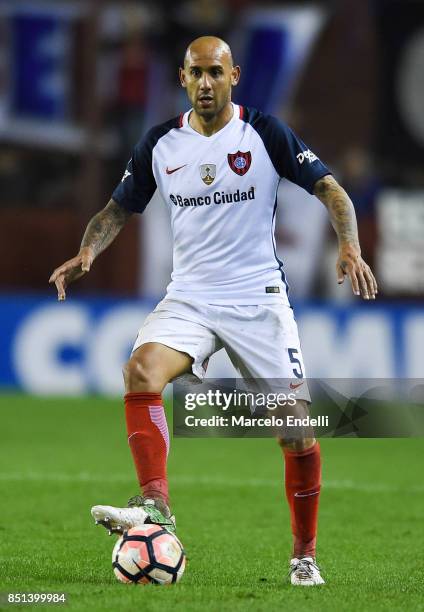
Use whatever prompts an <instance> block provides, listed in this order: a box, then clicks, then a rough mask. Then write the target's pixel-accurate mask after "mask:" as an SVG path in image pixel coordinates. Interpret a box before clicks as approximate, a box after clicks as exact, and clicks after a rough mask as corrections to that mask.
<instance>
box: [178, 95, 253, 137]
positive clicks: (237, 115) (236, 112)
mask: <svg viewBox="0 0 424 612" xmlns="http://www.w3.org/2000/svg"><path fill="white" fill-rule="evenodd" d="M231 104H232V106H233V116H232V117H231V119H230V120H229V122H228V123H226V124H225V125H224V127H222V128H221V129H220V130H218V131H217V132H215V134H212V136H205V135H204V134H201V133H200V132H197V131H196V130H194V129H193V128H192V127H191V125H190V123H189V121H188V118H189V117H190V113H191V112H192V110H193V109H192V108H190V110H188V111H187V112H185V113H184V115H183V120H182V127H185V128H187V129H188V130H190V132H192V133H193V134H196V136H199V137H200V138H207V139H208V140H211V139H212V138H215V136H218V135H219V134H222V132H223V131H224V130H226V129H227V128H228V126H230V125H231V124H232V123H233V121H237V119H240V116H241V111H240V109H241V107H240V106H239V105H238V104H234V102H231Z"/></svg>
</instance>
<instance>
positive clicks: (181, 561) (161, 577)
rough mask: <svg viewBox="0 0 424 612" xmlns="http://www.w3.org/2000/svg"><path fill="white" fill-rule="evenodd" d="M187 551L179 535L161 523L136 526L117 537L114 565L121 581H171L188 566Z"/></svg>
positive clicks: (179, 577) (166, 582)
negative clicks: (173, 533)
mask: <svg viewBox="0 0 424 612" xmlns="http://www.w3.org/2000/svg"><path fill="white" fill-rule="evenodd" d="M185 562H186V558H185V553H184V549H183V547H182V545H181V542H180V541H179V539H178V538H177V537H176V536H174V535H172V534H171V533H169V531H167V530H166V529H164V528H163V527H161V526H160V525H153V524H149V525H140V526H138V527H133V528H132V529H129V530H128V531H125V532H124V534H123V535H122V536H121V537H120V538H119V540H117V542H116V544H115V547H114V549H113V552H112V567H113V571H114V573H115V576H116V577H117V579H118V580H119V581H120V582H125V583H131V582H132V583H134V584H148V583H149V582H153V583H154V584H172V583H174V582H178V581H179V580H180V579H181V577H182V575H183V573H184V568H185Z"/></svg>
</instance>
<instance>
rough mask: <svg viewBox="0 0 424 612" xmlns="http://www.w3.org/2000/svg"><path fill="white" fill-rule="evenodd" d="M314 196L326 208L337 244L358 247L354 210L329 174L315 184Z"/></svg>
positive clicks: (341, 189) (347, 197)
mask: <svg viewBox="0 0 424 612" xmlns="http://www.w3.org/2000/svg"><path fill="white" fill-rule="evenodd" d="M314 195H316V196H317V198H319V199H320V200H321V202H322V203H323V204H324V205H325V206H326V207H327V209H328V212H329V215H330V219H331V224H332V226H333V227H334V229H335V231H336V233H337V237H338V239H339V244H343V243H352V244H355V245H356V246H358V247H359V240H358V226H357V224H356V215H355V209H354V207H353V204H352V201H351V199H350V198H349V196H348V195H347V193H346V191H345V190H344V189H343V188H342V187H340V185H339V184H338V183H337V181H336V179H335V178H334V177H333V176H331V175H330V174H329V175H327V176H324V177H323V178H322V179H319V181H317V182H316V183H315V187H314Z"/></svg>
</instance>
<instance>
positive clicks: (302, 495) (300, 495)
mask: <svg viewBox="0 0 424 612" xmlns="http://www.w3.org/2000/svg"><path fill="white" fill-rule="evenodd" d="M318 493H319V491H311V492H310V493H295V494H294V496H295V497H310V496H311V495H318Z"/></svg>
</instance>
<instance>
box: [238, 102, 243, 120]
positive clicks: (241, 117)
mask: <svg viewBox="0 0 424 612" xmlns="http://www.w3.org/2000/svg"><path fill="white" fill-rule="evenodd" d="M239 112H240V119H243V115H244V106H241V105H240V106H239Z"/></svg>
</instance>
